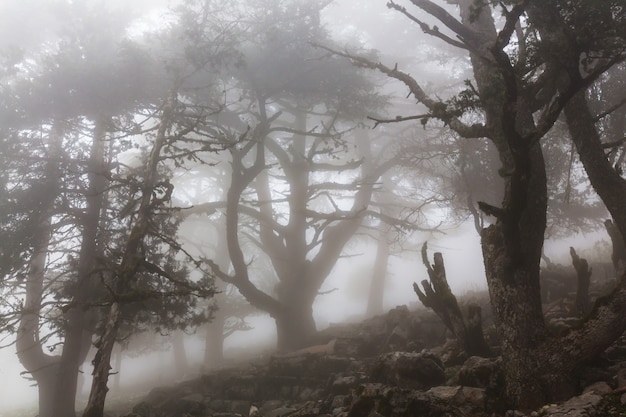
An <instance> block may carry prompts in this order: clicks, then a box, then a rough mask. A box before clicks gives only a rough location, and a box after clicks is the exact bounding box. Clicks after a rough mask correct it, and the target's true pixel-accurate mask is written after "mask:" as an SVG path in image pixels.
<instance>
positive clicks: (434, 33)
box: [387, 1, 469, 49]
mask: <svg viewBox="0 0 626 417" xmlns="http://www.w3.org/2000/svg"><path fill="white" fill-rule="evenodd" d="M387 7H388V8H390V9H395V10H397V11H399V12H400V13H402V14H403V15H405V16H406V17H408V18H409V19H411V20H412V21H413V22H415V23H417V24H418V25H419V27H420V29H422V32H424V33H425V34H427V35H430V36H434V37H435V38H439V39H441V40H443V41H444V42H446V43H448V44H450V45H452V46H456V47H457V48H461V49H469V48H468V47H467V45H465V44H464V43H463V42H460V41H458V40H456V39H452V38H451V37H449V36H447V35H444V34H443V33H441V32H440V31H439V28H438V27H437V26H433V27H432V28H431V27H430V26H428V25H427V24H426V23H424V22H423V21H421V20H419V19H418V18H417V17H415V16H414V15H412V14H411V13H409V12H408V11H407V10H406V8H405V7H403V6H400V5H399V4H396V3H394V2H393V1H389V2H388V3H387Z"/></svg>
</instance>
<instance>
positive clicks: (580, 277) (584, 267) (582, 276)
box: [569, 247, 591, 316]
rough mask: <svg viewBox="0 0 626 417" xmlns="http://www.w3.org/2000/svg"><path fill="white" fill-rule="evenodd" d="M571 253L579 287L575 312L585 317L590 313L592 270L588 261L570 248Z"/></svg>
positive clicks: (577, 288)
mask: <svg viewBox="0 0 626 417" xmlns="http://www.w3.org/2000/svg"><path fill="white" fill-rule="evenodd" d="M569 253H570V255H571V256H572V265H574V269H575V270H576V277H577V282H578V285H577V287H576V303H575V304H574V310H575V311H576V314H578V316H584V315H585V314H587V313H588V312H589V309H590V304H591V303H590V302H589V284H590V282H591V268H590V267H589V263H588V262H587V260H586V259H584V258H581V257H580V256H578V254H577V253H576V251H575V250H574V248H572V247H570V248H569Z"/></svg>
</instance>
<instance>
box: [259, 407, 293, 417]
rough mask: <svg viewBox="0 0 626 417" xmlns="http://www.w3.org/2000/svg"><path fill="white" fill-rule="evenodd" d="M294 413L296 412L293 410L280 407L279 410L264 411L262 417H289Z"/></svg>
mask: <svg viewBox="0 0 626 417" xmlns="http://www.w3.org/2000/svg"><path fill="white" fill-rule="evenodd" d="M294 411H296V409H295V408H291V407H280V408H276V409H274V410H272V411H266V412H264V413H263V414H262V415H263V417H283V416H289V415H291V413H293V412H294Z"/></svg>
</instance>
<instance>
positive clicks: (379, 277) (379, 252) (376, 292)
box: [366, 220, 390, 317]
mask: <svg viewBox="0 0 626 417" xmlns="http://www.w3.org/2000/svg"><path fill="white" fill-rule="evenodd" d="M389 231H390V226H389V225H388V224H387V223H385V222H383V221H382V220H381V221H380V223H379V224H378V245H377V246H376V259H375V260H374V268H373V269H372V280H371V283H370V289H369V296H368V298H367V312H366V314H367V316H368V317H372V316H377V315H380V314H382V313H383V300H384V298H385V279H386V278H387V269H388V265H389V253H390V244H389Z"/></svg>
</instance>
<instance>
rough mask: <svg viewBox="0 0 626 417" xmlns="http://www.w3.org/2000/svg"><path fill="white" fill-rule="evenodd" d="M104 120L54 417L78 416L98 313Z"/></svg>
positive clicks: (99, 124) (97, 133)
mask: <svg viewBox="0 0 626 417" xmlns="http://www.w3.org/2000/svg"><path fill="white" fill-rule="evenodd" d="M106 123H107V121H106V120H104V119H102V120H98V121H96V126H95V128H94V132H93V142H92V146H91V152H90V157H89V164H88V166H87V170H88V172H87V176H88V179H89V186H88V187H89V188H88V190H87V191H86V196H85V197H86V204H87V207H86V209H85V214H84V216H83V219H82V227H83V231H82V237H81V248H80V253H79V261H78V270H77V276H78V282H76V283H75V284H74V285H73V286H72V287H71V288H70V293H71V294H72V299H71V304H70V308H69V310H68V311H67V312H66V314H65V320H66V324H65V340H64V343H63V353H62V355H61V361H60V364H59V376H58V378H59V379H58V384H57V387H56V396H55V407H54V414H55V416H57V417H74V416H75V415H76V410H75V404H76V389H77V378H78V373H79V368H80V366H81V364H82V363H83V362H84V361H85V358H86V357H87V352H88V351H89V347H90V345H91V337H92V335H93V331H94V326H95V320H96V317H95V316H96V312H95V310H94V309H93V308H92V307H90V306H89V303H90V302H92V301H94V300H91V298H92V294H93V288H94V285H95V283H96V282H97V281H94V278H95V277H94V272H93V271H94V267H95V260H96V258H97V253H98V251H99V249H98V228H99V225H100V214H101V211H102V208H103V201H104V193H105V192H106V188H107V186H108V183H109V181H108V180H107V176H106V173H107V171H108V170H107V163H106V161H105V144H106V138H105V134H106V129H105V125H106Z"/></svg>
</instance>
